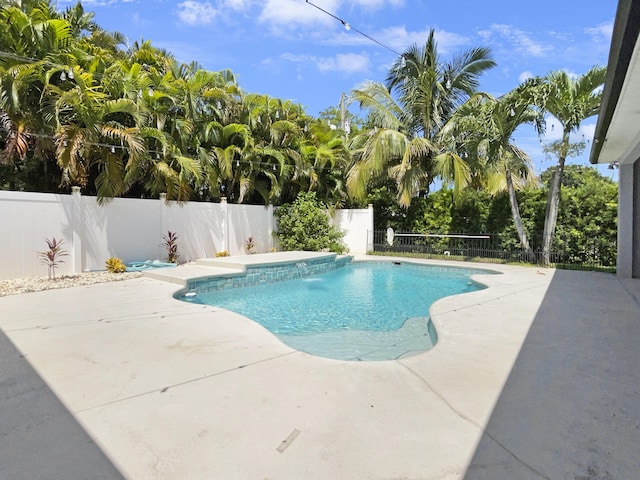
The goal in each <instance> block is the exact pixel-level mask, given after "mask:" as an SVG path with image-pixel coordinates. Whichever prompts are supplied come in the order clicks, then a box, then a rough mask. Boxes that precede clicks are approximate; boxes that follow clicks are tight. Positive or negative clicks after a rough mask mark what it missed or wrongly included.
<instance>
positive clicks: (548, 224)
mask: <svg viewBox="0 0 640 480" xmlns="http://www.w3.org/2000/svg"><path fill="white" fill-rule="evenodd" d="M565 160H566V157H565V156H559V157H558V166H557V167H556V169H555V171H554V172H553V175H552V176H551V183H550V185H549V196H548V198H547V208H546V211H545V216H544V233H543V235H542V263H543V265H549V264H550V263H551V258H550V257H551V246H552V244H553V235H554V233H555V231H556V222H557V221H558V206H559V204H560V188H561V187H562V177H563V176H564V162H565Z"/></svg>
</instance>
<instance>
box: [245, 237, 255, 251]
mask: <svg viewBox="0 0 640 480" xmlns="http://www.w3.org/2000/svg"><path fill="white" fill-rule="evenodd" d="M244 249H245V250H246V251H247V253H248V254H249V255H252V254H254V253H256V243H255V242H254V240H253V237H249V238H247V241H246V242H245V243H244Z"/></svg>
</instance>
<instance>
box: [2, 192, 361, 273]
mask: <svg viewBox="0 0 640 480" xmlns="http://www.w3.org/2000/svg"><path fill="white" fill-rule="evenodd" d="M333 223H334V224H335V225H336V226H338V227H339V228H340V229H342V230H344V231H345V243H346V245H347V247H348V248H349V252H350V253H366V252H367V251H369V250H371V249H372V235H373V207H371V206H370V207H369V208H368V209H359V210H338V211H336V213H335V215H334V217H333ZM275 226H276V220H275V218H274V216H273V207H272V206H268V207H264V206H258V205H235V204H228V203H226V202H224V201H223V202H222V203H197V202H189V203H184V204H178V203H176V202H167V201H165V199H164V198H161V199H159V200H142V199H130V198H115V199H113V200H112V201H111V202H109V203H107V204H105V205H98V203H97V201H96V198H95V197H85V196H82V195H80V191H79V190H78V189H74V192H73V193H72V194H71V195H56V194H48V193H28V192H9V191H0V280H8V279H14V278H26V277H32V276H40V275H46V274H47V267H46V265H43V264H42V263H40V262H39V259H38V252H40V251H45V250H47V245H46V242H45V238H47V239H52V238H56V239H58V240H60V239H62V240H63V241H64V243H63V248H64V249H65V250H66V251H67V252H68V253H69V256H66V257H63V258H62V259H63V260H64V263H62V264H61V265H60V267H58V269H57V270H56V272H57V274H59V275H63V274H71V273H78V272H82V271H85V270H104V268H105V267H104V262H105V260H107V259H108V258H110V257H119V258H121V259H122V260H123V261H124V262H125V263H128V262H133V261H144V260H161V261H164V260H165V258H166V252H165V249H164V248H163V247H162V245H161V244H162V236H163V235H166V233H167V232H168V231H169V230H170V231H172V232H175V233H177V234H178V253H179V254H180V259H179V261H180V262H187V261H191V260H195V259H197V258H207V257H213V256H215V254H216V253H217V252H220V251H223V250H226V251H228V252H229V253H230V254H231V255H244V254H246V252H245V248H244V246H245V243H246V241H247V239H248V237H250V236H251V237H253V240H254V244H255V251H256V252H257V253H264V252H268V251H269V250H270V249H271V248H272V247H274V246H276V245H274V242H275V239H274V237H273V235H272V232H273V231H274V229H275Z"/></svg>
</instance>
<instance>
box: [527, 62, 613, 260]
mask: <svg viewBox="0 0 640 480" xmlns="http://www.w3.org/2000/svg"><path fill="white" fill-rule="evenodd" d="M605 75H606V69H605V68H604V67H598V66H595V67H593V68H591V70H589V71H588V72H587V73H585V74H584V75H581V76H578V77H572V76H571V75H569V74H568V73H567V72H565V71H563V70H560V71H556V72H551V73H550V74H548V75H547V76H546V77H545V79H544V80H545V81H544V83H543V85H541V87H540V89H539V92H538V94H539V98H538V103H539V105H540V107H541V108H542V109H543V111H544V112H548V113H550V114H551V115H552V116H553V117H555V118H556V119H557V120H558V122H559V123H560V125H561V127H562V138H561V140H560V141H559V142H558V143H557V145H556V147H555V149H554V150H555V152H554V153H555V154H556V155H557V157H558V163H557V165H556V169H555V170H554V172H553V174H552V177H551V181H550V183H549V196H548V198H547V208H546V212H545V220H544V233H543V245H542V257H543V258H542V260H543V262H544V264H549V262H550V252H551V245H552V242H553V235H554V233H555V229H556V223H557V220H558V205H559V203H560V188H561V186H562V177H563V175H564V164H565V161H566V159H567V156H568V155H569V153H570V151H571V144H570V142H569V135H570V134H571V132H575V131H577V130H578V128H580V123H581V122H582V121H583V120H585V119H586V118H589V117H591V116H593V115H595V114H597V113H598V110H599V108H600V99H601V97H602V90H601V89H600V87H601V86H602V85H603V84H604V80H605Z"/></svg>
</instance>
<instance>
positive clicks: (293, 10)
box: [258, 0, 338, 29]
mask: <svg viewBox="0 0 640 480" xmlns="http://www.w3.org/2000/svg"><path fill="white" fill-rule="evenodd" d="M337 5H338V1H337V0H327V1H325V2H324V3H323V7H322V8H324V9H325V10H327V11H333V10H335V8H336V7H337ZM258 20H259V21H260V22H262V23H267V24H270V25H271V26H272V27H288V28H292V29H293V28H296V27H298V26H310V25H311V26H312V25H318V24H322V25H327V24H329V23H331V22H335V19H333V18H331V17H330V16H329V15H326V14H324V13H322V12H321V11H320V10H318V9H317V8H313V6H311V5H309V4H307V3H306V2H304V1H301V0H267V1H266V4H265V6H264V8H263V9H262V12H261V13H260V16H259V17H258Z"/></svg>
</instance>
